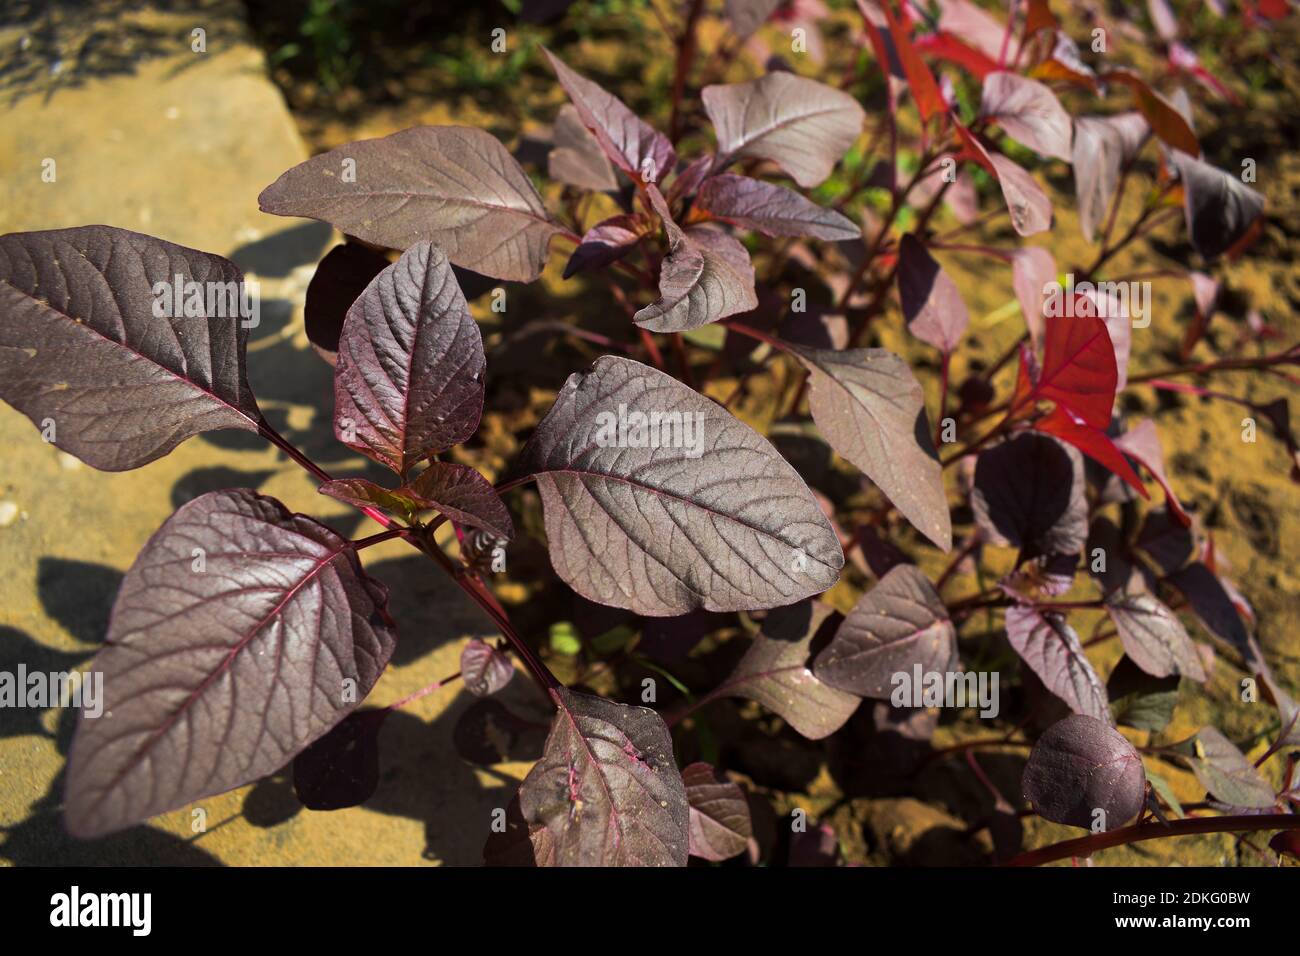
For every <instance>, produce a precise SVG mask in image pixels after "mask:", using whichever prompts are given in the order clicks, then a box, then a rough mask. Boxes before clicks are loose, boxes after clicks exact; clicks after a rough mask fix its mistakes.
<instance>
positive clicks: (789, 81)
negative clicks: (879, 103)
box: [701, 72, 866, 189]
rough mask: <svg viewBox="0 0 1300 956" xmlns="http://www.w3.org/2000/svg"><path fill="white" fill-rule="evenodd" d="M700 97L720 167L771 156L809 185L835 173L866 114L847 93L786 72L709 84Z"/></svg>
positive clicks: (806, 186) (860, 130) (788, 171)
mask: <svg viewBox="0 0 1300 956" xmlns="http://www.w3.org/2000/svg"><path fill="white" fill-rule="evenodd" d="M701 97H702V99H703V100H704V111H705V112H706V113H708V114H709V121H710V122H712V123H713V129H714V131H715V132H716V133H717V137H718V161H717V163H716V164H715V166H714V168H715V169H721V168H722V167H724V166H726V165H728V164H729V163H731V162H733V161H734V160H737V159H743V158H746V157H751V158H754V159H767V160H770V161H772V162H774V163H776V165H778V166H780V167H781V168H782V169H783V170H785V172H787V173H789V174H790V177H791V178H792V179H793V180H794V181H795V182H797V183H798V184H799V185H800V186H802V187H804V188H805V189H810V188H812V187H813V186H817V185H820V184H821V183H822V181H823V180H825V179H826V177H827V176H829V175H830V174H831V169H833V168H834V166H835V164H836V163H838V162H839V161H840V159H841V157H843V156H844V154H845V153H846V152H847V151H848V149H849V147H850V146H852V145H853V143H854V141H855V140H857V138H858V134H859V133H861V132H862V121H863V119H864V118H865V116H866V114H865V113H864V112H863V109H862V107H861V106H859V105H858V102H857V100H855V99H854V98H853V97H852V96H849V95H848V94H847V93H843V92H841V91H840V90H837V89H834V88H833V87H830V86H825V85H824V84H821V83H818V82H816V81H815V80H809V79H805V78H803V77H801V76H795V75H793V74H791V73H784V72H778V73H768V74H767V75H765V76H762V77H760V78H759V79H757V80H752V81H750V82H748V83H732V84H729V85H727V86H706V87H705V88H704V92H703V93H702V94H701Z"/></svg>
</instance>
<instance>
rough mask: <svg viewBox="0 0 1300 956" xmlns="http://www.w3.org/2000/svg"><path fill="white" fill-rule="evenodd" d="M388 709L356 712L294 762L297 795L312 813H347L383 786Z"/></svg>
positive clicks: (370, 709)
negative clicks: (383, 741)
mask: <svg viewBox="0 0 1300 956" xmlns="http://www.w3.org/2000/svg"><path fill="white" fill-rule="evenodd" d="M388 714H389V711H388V710H387V709H382V710H375V709H373V708H369V709H366V710H356V711H353V712H352V713H350V714H348V715H347V716H346V717H344V718H343V720H342V721H340V722H339V723H338V724H337V725H336V726H335V727H334V729H333V730H331V731H330V732H329V733H327V734H326V735H325V736H324V737H321V738H320V739H319V740H317V741H316V742H315V743H314V744H312V745H311V746H310V747H308V748H307V749H306V750H304V751H303V752H302V753H300V754H298V756H297V757H295V758H294V761H293V792H294V794H295V795H296V796H297V797H298V800H299V801H300V802H301V803H302V805H303V806H304V807H306V808H307V809H308V810H343V809H346V808H347V807H355V806H358V805H360V804H362V803H365V801H367V800H369V799H370V798H371V796H373V795H374V792H375V790H376V789H378V787H379V730H380V728H381V727H382V726H383V725H384V718H386V717H387V716H388Z"/></svg>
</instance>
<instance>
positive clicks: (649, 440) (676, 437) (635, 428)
mask: <svg viewBox="0 0 1300 956" xmlns="http://www.w3.org/2000/svg"><path fill="white" fill-rule="evenodd" d="M704 420H705V415H704V413H703V412H680V411H674V412H658V411H654V412H640V411H636V410H633V411H628V409H627V405H626V404H625V403H621V402H620V403H619V406H618V411H617V412H612V411H604V412H601V413H600V414H598V415H597V416H596V444H597V445H599V446H600V447H601V448H681V449H684V450H685V451H686V457H687V458H699V457H700V456H701V455H703V454H704Z"/></svg>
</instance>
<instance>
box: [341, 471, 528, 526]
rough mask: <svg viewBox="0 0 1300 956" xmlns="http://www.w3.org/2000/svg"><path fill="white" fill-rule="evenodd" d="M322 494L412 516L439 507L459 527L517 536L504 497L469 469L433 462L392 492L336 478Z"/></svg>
mask: <svg viewBox="0 0 1300 956" xmlns="http://www.w3.org/2000/svg"><path fill="white" fill-rule="evenodd" d="M317 490H318V491H320V493H321V494H323V495H329V496H330V497H331V498H337V499H338V500H339V501H346V502H348V503H349V504H353V505H357V506H359V507H365V506H367V505H374V506H376V507H379V508H383V509H384V510H385V511H391V512H393V513H395V514H399V515H405V516H408V517H409V516H411V515H413V514H414V513H415V512H417V511H424V510H426V509H433V510H435V511H439V512H441V513H442V514H444V515H446V516H447V518H448V519H450V520H451V521H455V522H456V523H457V524H462V525H467V526H469V527H471V528H482V529H483V530H484V531H489V532H491V533H492V534H493V535H495V536H496V537H497V538H502V539H504V540H506V541H509V540H511V539H512V538H514V536H515V529H514V523H513V522H512V521H511V520H510V512H509V511H508V510H507V509H506V506H505V503H504V502H503V501H502V500H501V496H500V495H498V494H497V493H496V489H494V488H493V487H492V485H491V484H490V483H489V482H488V480H487V479H486V478H484V477H483V476H482V475H481V474H479V472H478V470H477V469H474V468H471V467H470V466H469V465H459V464H455V463H453V462H449V461H432V462H429V466H428V467H427V468H425V469H424V471H422V472H420V474H418V475H417V476H416V477H415V478H413V479H412V480H411V481H410V482H408V483H407V484H405V485H402V486H401V487H400V488H395V489H392V490H389V489H388V488H384V487H381V486H380V485H377V484H375V483H374V482H373V481H369V480H368V479H365V478H336V479H334V480H333V481H327V482H325V483H324V484H322V485H321V486H320V488H319V489H317Z"/></svg>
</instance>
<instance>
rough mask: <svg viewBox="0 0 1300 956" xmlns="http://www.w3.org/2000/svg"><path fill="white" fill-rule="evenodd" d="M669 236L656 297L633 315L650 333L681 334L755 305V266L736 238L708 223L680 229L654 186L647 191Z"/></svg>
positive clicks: (634, 319) (748, 309) (756, 304)
mask: <svg viewBox="0 0 1300 956" xmlns="http://www.w3.org/2000/svg"><path fill="white" fill-rule="evenodd" d="M647 191H648V193H649V196H650V201H651V204H652V205H653V206H654V208H655V212H656V213H658V215H659V217H660V219H661V220H662V221H663V226H664V231H665V232H666V233H667V234H668V255H667V256H666V257H665V258H664V261H663V263H662V264H661V265H660V267H659V298H658V299H657V300H656V301H654V302H652V303H651V304H650V305H648V306H646V307H645V308H644V309H641V310H640V311H639V312H637V313H636V315H634V316H633V317H632V318H633V321H635V322H636V323H637V325H639V326H641V327H642V328H646V329H650V330H651V331H652V332H685V331H688V330H690V329H695V328H699V327H700V326H701V325H707V324H708V323H710V322H716V321H718V319H725V318H726V317H727V316H729V315H736V314H738V313H741V312H749V311H750V310H751V309H754V308H756V307H757V306H758V295H757V293H756V291H755V289H754V265H753V263H751V262H750V261H749V253H748V252H747V251H746V250H745V247H744V246H743V245H741V244H740V242H739V241H737V240H736V239H735V238H734V237H732V236H729V235H727V233H725V232H723V231H722V230H720V229H718V228H715V227H712V226H693V227H691V228H690V229H687V230H683V229H682V228H681V227H679V226H678V225H677V223H675V222H673V220H672V216H671V215H670V214H669V211H668V205H667V203H666V202H664V198H663V196H662V194H661V193H660V192H659V190H658V189H656V188H650V189H648V190H647Z"/></svg>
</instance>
